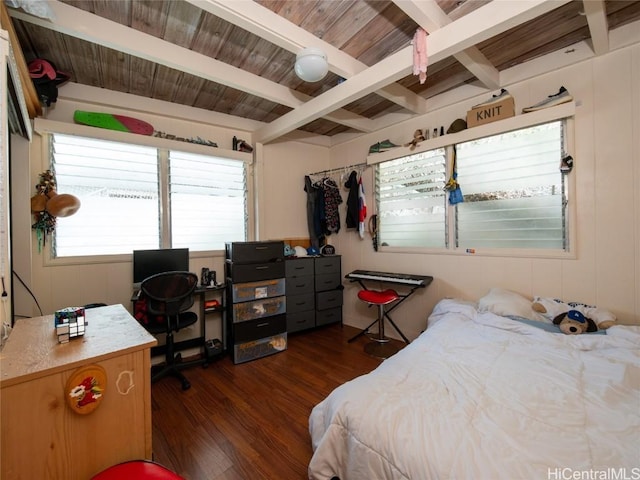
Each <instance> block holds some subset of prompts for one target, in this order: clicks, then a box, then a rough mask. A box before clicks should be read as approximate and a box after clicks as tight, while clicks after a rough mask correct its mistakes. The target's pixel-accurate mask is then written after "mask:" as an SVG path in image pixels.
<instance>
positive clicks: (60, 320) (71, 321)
mask: <svg viewBox="0 0 640 480" xmlns="http://www.w3.org/2000/svg"><path fill="white" fill-rule="evenodd" d="M54 326H55V327H56V335H57V336H58V342H59V343H67V342H68V341H69V340H70V339H72V338H76V337H81V336H82V335H84V332H85V328H86V322H85V316H84V307H67V308H63V309H62V310H56V312H55V314H54Z"/></svg>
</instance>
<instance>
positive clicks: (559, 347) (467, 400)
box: [309, 299, 640, 480]
mask: <svg viewBox="0 0 640 480" xmlns="http://www.w3.org/2000/svg"><path fill="white" fill-rule="evenodd" d="M537 323H539V325H538V324H536V321H531V319H526V318H524V317H520V316H517V315H511V316H503V315H498V314H496V313H494V312H492V311H490V309H479V308H478V304H476V303H471V302H465V301H460V300H451V299H445V300H442V301H440V302H439V303H438V304H437V305H436V307H435V308H434V311H433V313H432V315H431V316H430V317H429V322H428V329H427V330H426V331H425V332H424V333H422V334H421V335H420V336H419V337H418V338H417V339H416V340H414V341H413V342H412V343H411V344H409V345H408V346H406V347H405V348H404V349H403V350H401V351H400V352H399V353H398V354H396V355H394V356H393V357H391V358H389V359H387V360H385V361H384V362H383V363H382V364H381V365H380V366H379V367H378V368H377V369H375V370H374V371H372V372H371V373H369V374H366V375H363V376H361V377H358V378H356V379H354V380H352V381H350V382H347V383H345V384H343V385H341V386H339V387H338V388H336V389H335V390H334V391H333V392H332V393H331V394H330V395H328V396H327V397H326V398H325V399H324V400H323V401H322V402H321V403H319V404H318V405H316V406H315V407H314V408H313V410H312V413H311V415H310V418H309V428H310V434H311V440H312V447H313V450H314V453H313V457H312V459H311V461H310V464H309V478H310V479H314V480H321V479H332V478H336V477H337V478H339V479H341V480H359V479H367V480H368V479H376V480H383V479H412V480H427V479H474V480H482V479H501V478H505V479H531V478H540V479H549V478H551V479H562V478H640V353H639V352H640V327H632V326H617V325H614V326H611V327H610V328H608V329H607V330H606V332H599V333H606V334H604V335H603V334H582V335H564V334H562V333H560V332H559V331H557V329H556V331H554V330H553V328H551V327H556V326H555V325H552V324H551V323H550V322H544V321H539V322H537ZM583 472H587V473H583ZM591 472H593V473H591ZM601 472H605V473H601ZM607 472H608V473H607ZM611 472H614V475H615V474H616V473H615V472H620V473H624V474H625V475H627V476H626V477H619V476H618V477H612V476H610V475H611V474H612V473H611ZM568 475H582V476H578V477H575V476H568ZM584 475H591V476H584ZM594 475H595V476H594ZM598 475H600V476H598ZM601 475H609V476H606V477H603V476H601ZM632 475H635V477H633V476H632Z"/></svg>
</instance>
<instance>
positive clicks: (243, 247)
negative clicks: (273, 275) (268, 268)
mask: <svg viewBox="0 0 640 480" xmlns="http://www.w3.org/2000/svg"><path fill="white" fill-rule="evenodd" d="M225 251H226V259H227V260H231V261H232V262H233V263H265V262H274V261H278V260H284V242H282V241H276V242H229V243H227V244H226V245H225ZM282 276H284V275H282Z"/></svg>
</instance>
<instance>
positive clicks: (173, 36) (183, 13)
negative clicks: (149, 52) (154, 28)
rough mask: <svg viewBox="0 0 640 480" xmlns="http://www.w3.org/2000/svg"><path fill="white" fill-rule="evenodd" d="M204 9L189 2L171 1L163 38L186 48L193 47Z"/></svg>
mask: <svg viewBox="0 0 640 480" xmlns="http://www.w3.org/2000/svg"><path fill="white" fill-rule="evenodd" d="M201 16H202V10H200V9H199V8H196V7H194V6H193V5H191V4H190V3H187V2H175V1H174V2H169V13H168V15H167V22H166V26H165V29H164V35H163V36H162V38H163V39H164V40H166V41H167V42H171V43H175V44H176V45H180V46H181V47H184V48H189V49H190V48H191V46H192V44H193V40H194V37H195V35H196V32H197V31H198V27H199V25H200V17H201Z"/></svg>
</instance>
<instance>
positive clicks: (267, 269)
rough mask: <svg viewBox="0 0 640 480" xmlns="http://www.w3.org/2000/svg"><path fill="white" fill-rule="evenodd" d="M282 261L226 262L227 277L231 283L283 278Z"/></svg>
mask: <svg viewBox="0 0 640 480" xmlns="http://www.w3.org/2000/svg"><path fill="white" fill-rule="evenodd" d="M284 263H285V262H284V261H282V262H270V263H250V264H244V263H240V264H238V263H231V262H228V261H227V263H226V267H227V277H228V278H229V279H230V280H231V283H245V282H257V281H260V280H272V279H277V278H284Z"/></svg>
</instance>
